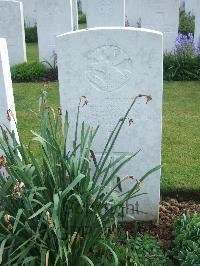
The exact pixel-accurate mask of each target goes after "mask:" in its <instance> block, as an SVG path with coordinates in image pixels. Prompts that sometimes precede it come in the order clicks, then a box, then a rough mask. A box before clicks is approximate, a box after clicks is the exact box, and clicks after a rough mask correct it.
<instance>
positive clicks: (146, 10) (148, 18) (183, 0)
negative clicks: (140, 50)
mask: <svg viewBox="0 0 200 266" xmlns="http://www.w3.org/2000/svg"><path fill="white" fill-rule="evenodd" d="M114 2H115V1H114V0H110V1H107V0H101V1H99V0H81V3H82V9H83V11H84V13H86V16H87V25H88V28H90V27H93V26H94V23H95V26H104V25H106V26H113V25H112V23H113V22H117V21H118V23H121V22H120V20H119V17H120V16H121V14H122V13H121V12H123V11H124V10H123V4H124V1H118V3H117V5H115V9H116V10H118V12H119V13H118V17H117V16H116V17H115V20H111V19H110V17H111V16H112V8H113V3H114ZM94 10H97V11H96V12H94ZM109 10H110V11H109ZM179 10H181V11H184V10H185V11H186V12H187V13H191V14H192V15H194V16H195V36H194V37H195V42H196V44H198V42H199V37H200V1H199V0H125V11H124V12H125V16H126V24H127V26H131V27H142V28H147V29H153V30H158V31H161V32H162V33H163V34H164V51H172V50H173V49H174V47H175V40H176V37H177V35H178V27H179ZM105 13H106V14H107V16H106V19H105V16H104V15H103V14H105ZM117 18H118V20H117Z"/></svg>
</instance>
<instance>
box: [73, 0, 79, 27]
mask: <svg viewBox="0 0 200 266" xmlns="http://www.w3.org/2000/svg"><path fill="white" fill-rule="evenodd" d="M72 15H73V30H77V29H78V5H77V0H72Z"/></svg>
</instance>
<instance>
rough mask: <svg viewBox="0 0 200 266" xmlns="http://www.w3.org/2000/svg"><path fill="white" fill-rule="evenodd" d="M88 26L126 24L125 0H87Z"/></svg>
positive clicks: (119, 25)
mask: <svg viewBox="0 0 200 266" xmlns="http://www.w3.org/2000/svg"><path fill="white" fill-rule="evenodd" d="M86 9H87V12H86V16H87V28H92V27H123V26H125V0H118V1H117V3H116V0H87V8H86Z"/></svg>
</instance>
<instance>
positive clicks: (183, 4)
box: [180, 0, 185, 11]
mask: <svg viewBox="0 0 200 266" xmlns="http://www.w3.org/2000/svg"><path fill="white" fill-rule="evenodd" d="M184 10H185V0H180V11H184Z"/></svg>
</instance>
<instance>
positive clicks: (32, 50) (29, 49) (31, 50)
mask: <svg viewBox="0 0 200 266" xmlns="http://www.w3.org/2000/svg"><path fill="white" fill-rule="evenodd" d="M26 53H27V60H28V62H31V63H32V62H35V61H38V60H39V53H38V46H37V43H27V44H26Z"/></svg>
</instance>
